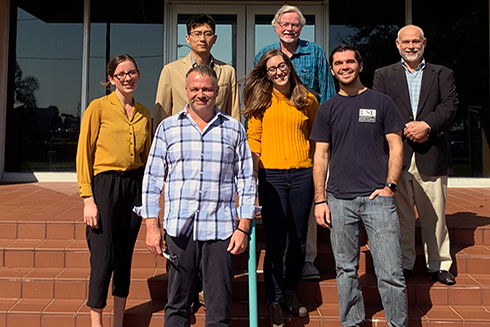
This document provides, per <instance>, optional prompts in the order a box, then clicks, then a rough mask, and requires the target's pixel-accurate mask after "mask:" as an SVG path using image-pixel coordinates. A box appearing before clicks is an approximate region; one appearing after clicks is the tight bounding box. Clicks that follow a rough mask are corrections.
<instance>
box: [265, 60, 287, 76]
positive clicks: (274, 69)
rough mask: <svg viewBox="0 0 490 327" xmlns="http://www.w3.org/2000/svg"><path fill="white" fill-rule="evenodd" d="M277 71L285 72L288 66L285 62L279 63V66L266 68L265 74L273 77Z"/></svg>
mask: <svg viewBox="0 0 490 327" xmlns="http://www.w3.org/2000/svg"><path fill="white" fill-rule="evenodd" d="M278 69H279V70H280V71H282V72H283V73H284V72H286V71H287V69H288V65H286V63H285V62H281V63H280V64H279V65H277V67H274V66H271V67H269V68H267V73H268V74H269V75H274V74H275V73H277V70H278Z"/></svg>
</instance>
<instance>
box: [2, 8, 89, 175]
mask: <svg viewBox="0 0 490 327" xmlns="http://www.w3.org/2000/svg"><path fill="white" fill-rule="evenodd" d="M16 41H17V47H16V53H17V57H16V64H17V65H18V66H16V81H15V86H14V89H15V90H14V104H13V106H12V107H10V108H8V110H7V136H6V162H5V166H6V167H5V168H6V171H74V170H75V154H76V147H77V140H78V133H79V125H80V124H79V117H80V89H81V85H80V81H81V75H80V74H81V62H82V60H81V55H82V25H81V24H74V23H73V24H72V23H57V24H51V23H47V22H44V21H41V20H40V19H38V18H37V17H34V16H32V15H31V14H29V13H27V12H26V11H24V10H22V9H20V8H19V9H18V10H17V40H16Z"/></svg>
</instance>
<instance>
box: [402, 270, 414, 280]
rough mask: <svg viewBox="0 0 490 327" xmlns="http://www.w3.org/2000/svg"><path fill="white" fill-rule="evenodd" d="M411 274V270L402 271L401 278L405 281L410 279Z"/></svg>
mask: <svg viewBox="0 0 490 327" xmlns="http://www.w3.org/2000/svg"><path fill="white" fill-rule="evenodd" d="M412 273H413V270H412V269H403V277H405V279H408V278H410V277H412Z"/></svg>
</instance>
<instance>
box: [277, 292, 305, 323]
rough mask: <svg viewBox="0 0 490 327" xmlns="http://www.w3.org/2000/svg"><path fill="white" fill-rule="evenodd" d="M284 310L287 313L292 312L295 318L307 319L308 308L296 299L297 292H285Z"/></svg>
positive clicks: (282, 300) (283, 297)
mask: <svg viewBox="0 0 490 327" xmlns="http://www.w3.org/2000/svg"><path fill="white" fill-rule="evenodd" d="M281 305H282V309H283V310H284V311H286V312H290V313H291V314H292V315H293V316H299V317H306V316H307V315H308V310H306V307H305V306H304V305H302V304H301V303H299V301H298V299H297V298H296V292H295V291H284V294H283V296H282V299H281Z"/></svg>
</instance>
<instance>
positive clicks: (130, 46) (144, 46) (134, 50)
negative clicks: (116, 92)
mask: <svg viewBox="0 0 490 327" xmlns="http://www.w3.org/2000/svg"><path fill="white" fill-rule="evenodd" d="M107 33H109V38H107V37H106V35H107ZM106 49H109V50H110V55H109V56H108V57H106ZM124 53H127V54H129V55H131V56H132V57H133V58H134V59H135V60H136V62H137V63H138V68H139V70H140V73H141V78H140V80H139V82H138V87H137V88H136V90H135V91H134V98H135V100H136V101H137V102H139V103H141V104H143V105H144V106H145V107H147V108H148V109H150V111H151V113H152V116H153V109H154V105H155V95H156V85H157V84H158V78H159V77H160V71H161V70H162V62H163V25H161V24H95V23H94V24H91V36H90V77H89V78H90V79H89V99H90V101H92V100H93V99H96V98H99V97H101V96H103V95H104V94H106V88H105V87H104V86H102V85H101V84H100V82H105V81H106V80H107V77H106V76H105V69H106V65H107V62H109V61H110V60H111V59H112V58H113V57H114V56H116V55H118V54H124Z"/></svg>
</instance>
